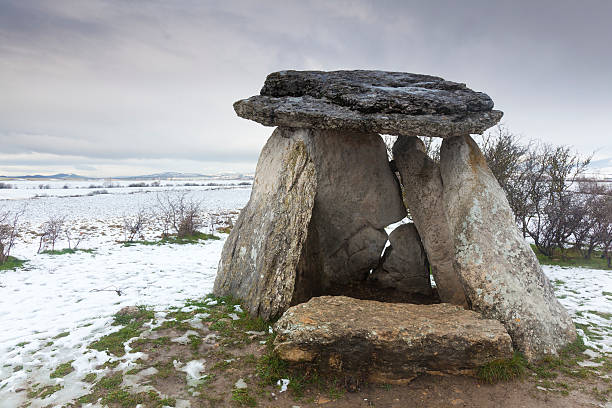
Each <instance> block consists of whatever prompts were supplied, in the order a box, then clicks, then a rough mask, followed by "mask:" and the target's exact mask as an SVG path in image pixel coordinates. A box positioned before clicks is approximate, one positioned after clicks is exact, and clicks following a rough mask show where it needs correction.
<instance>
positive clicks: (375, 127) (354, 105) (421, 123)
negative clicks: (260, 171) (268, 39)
mask: <svg viewBox="0 0 612 408" xmlns="http://www.w3.org/2000/svg"><path fill="white" fill-rule="evenodd" d="M234 109H235V111H236V113H237V114H238V115H239V116H241V117H243V118H246V119H251V120H254V121H256V122H259V123H261V124H263V125H266V126H286V127H293V128H314V129H345V130H353V131H357V132H362V133H384V134H393V135H400V136H437V137H451V136H455V135H458V134H467V133H481V132H483V131H484V130H486V129H487V128H489V127H491V126H493V125H494V124H495V123H497V122H498V121H499V120H500V119H501V117H502V115H503V113H502V112H500V111H496V110H492V109H493V101H492V100H491V98H490V97H489V96H488V95H486V94H484V93H482V92H475V91H473V90H471V89H469V88H467V87H466V86H465V84H461V83H456V82H451V81H446V80H444V79H442V78H439V77H434V76H429V75H419V74H410V73H403V72H386V71H332V72H322V71H281V72H275V73H272V74H270V75H268V78H267V79H266V82H265V84H264V87H263V88H262V90H261V93H260V95H259V96H254V97H251V98H248V99H244V100H241V101H238V102H236V103H235V104H234Z"/></svg>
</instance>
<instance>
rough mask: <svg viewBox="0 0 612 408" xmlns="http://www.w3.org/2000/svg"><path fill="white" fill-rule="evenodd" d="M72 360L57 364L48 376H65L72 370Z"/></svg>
mask: <svg viewBox="0 0 612 408" xmlns="http://www.w3.org/2000/svg"><path fill="white" fill-rule="evenodd" d="M73 361H74V360H70V361H68V362H65V363H62V364H60V365H58V366H57V368H56V369H55V371H53V372H52V373H51V374H50V375H49V377H50V378H62V377H65V376H67V375H68V374H70V373H71V372H73V371H74V367H73V366H72V362H73Z"/></svg>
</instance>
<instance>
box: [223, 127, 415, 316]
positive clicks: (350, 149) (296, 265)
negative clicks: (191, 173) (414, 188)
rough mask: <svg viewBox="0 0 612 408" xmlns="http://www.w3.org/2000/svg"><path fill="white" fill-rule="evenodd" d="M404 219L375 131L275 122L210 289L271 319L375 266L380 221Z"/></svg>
mask: <svg viewBox="0 0 612 408" xmlns="http://www.w3.org/2000/svg"><path fill="white" fill-rule="evenodd" d="M315 169H316V171H315ZM405 216H406V210H405V208H404V206H403V204H402V202H401V199H400V190H399V184H398V182H397V180H396V179H395V177H394V175H393V173H392V172H391V169H390V167H389V163H388V161H387V155H386V149H385V145H384V143H383V141H382V139H381V137H380V136H379V135H377V134H361V133H355V132H348V131H344V132H338V131H330V130H313V129H287V128H279V129H277V130H276V131H274V133H273V134H272V136H271V137H270V140H269V141H268V143H267V144H266V146H265V147H264V149H263V151H262V153H261V156H260V160H259V163H258V164H257V171H256V175H255V182H254V184H253V192H252V193H251V198H250V200H249V203H248V204H247V206H246V207H245V208H244V209H243V210H242V212H241V213H240V216H239V217H238V221H237V222H236V226H235V227H234V228H233V229H232V232H231V233H230V236H229V237H228V240H227V242H226V243H225V246H224V247H223V252H222V255H221V261H220V263H219V270H218V272H217V278H216V280H215V286H214V293H215V294H216V295H229V294H231V295H232V296H235V297H237V298H239V299H243V300H244V301H245V306H246V307H247V309H248V310H249V312H250V313H251V314H253V315H257V316H260V317H262V318H264V319H269V318H274V317H277V316H279V315H280V314H282V313H283V312H284V311H285V310H286V309H287V308H288V307H289V305H291V304H296V303H299V302H304V301H307V300H308V299H310V298H311V297H312V296H317V295H320V294H324V293H325V292H326V291H327V290H328V289H330V288H331V287H336V286H344V285H347V284H350V283H357V282H364V281H365V280H366V279H367V276H368V275H369V273H370V271H371V270H372V269H375V268H376V267H377V266H378V263H379V260H380V255H381V253H382V251H383V249H384V246H385V243H386V242H387V238H388V237H387V233H386V232H385V227H386V226H387V225H389V224H392V223H394V222H397V221H399V220H401V219H402V218H404V217H405Z"/></svg>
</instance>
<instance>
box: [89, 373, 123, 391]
mask: <svg viewBox="0 0 612 408" xmlns="http://www.w3.org/2000/svg"><path fill="white" fill-rule="evenodd" d="M122 382H123V374H121V373H115V374H111V375H107V376H105V377H102V378H100V381H98V382H97V383H96V385H95V389H97V390H99V389H104V390H113V389H116V388H118V387H119V386H120V385H121V383H122Z"/></svg>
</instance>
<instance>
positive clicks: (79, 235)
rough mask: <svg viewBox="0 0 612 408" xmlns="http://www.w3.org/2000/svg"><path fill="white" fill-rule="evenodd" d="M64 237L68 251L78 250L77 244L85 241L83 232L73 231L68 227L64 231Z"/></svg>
mask: <svg viewBox="0 0 612 408" xmlns="http://www.w3.org/2000/svg"><path fill="white" fill-rule="evenodd" d="M64 235H65V236H66V241H68V249H74V250H76V249H79V244H80V243H81V242H82V241H83V239H85V233H84V232H83V231H74V230H73V229H72V228H68V227H66V228H65V229H64Z"/></svg>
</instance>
